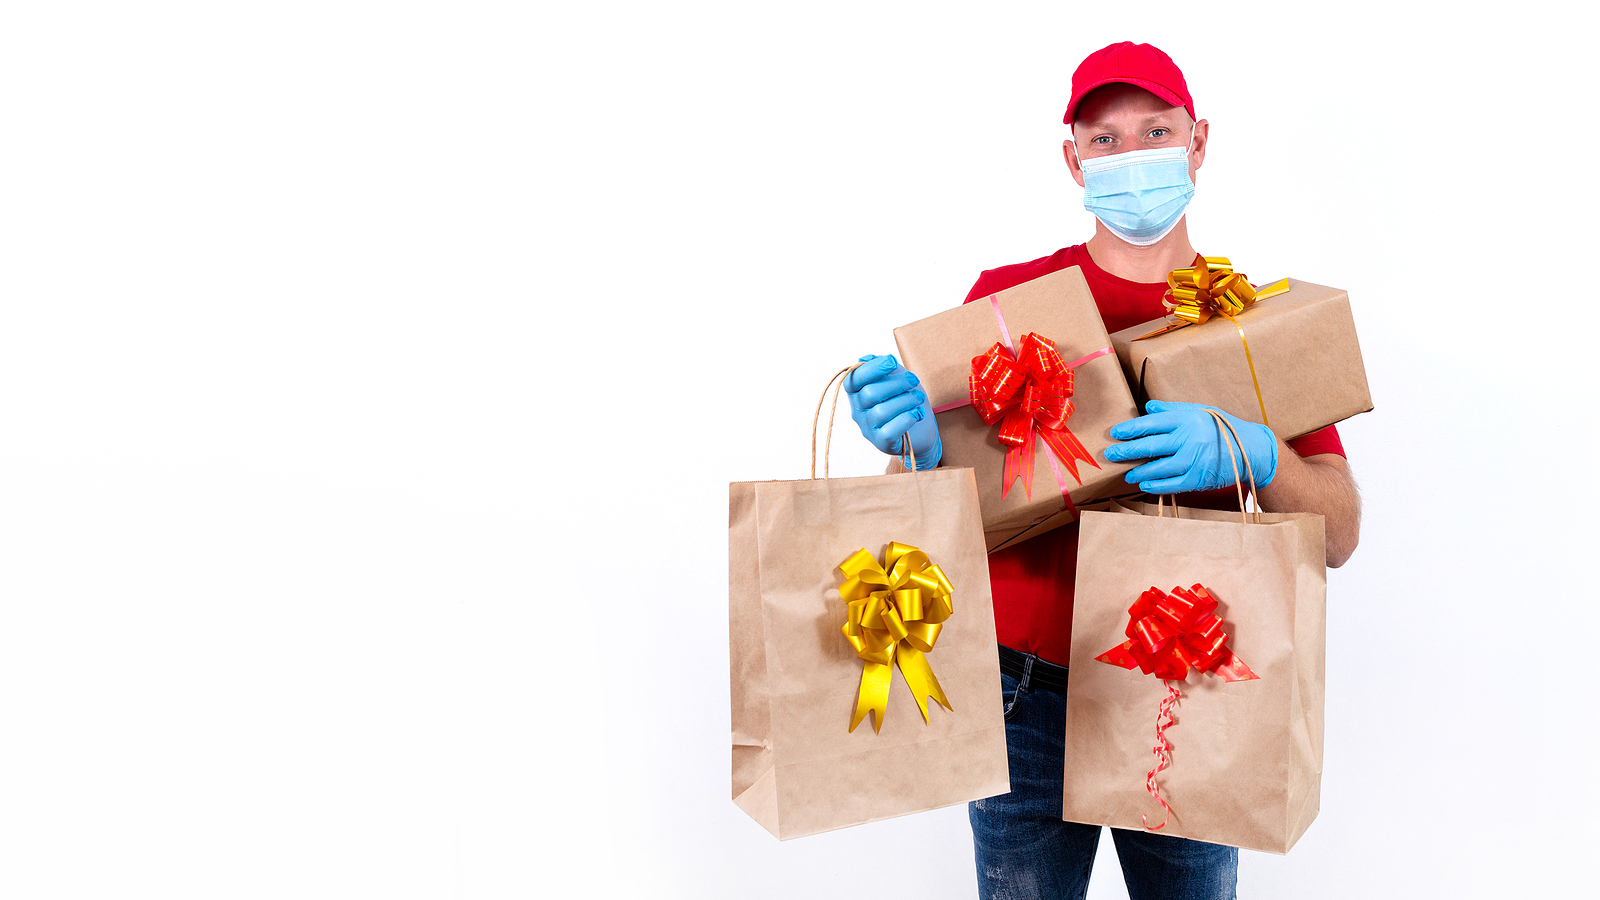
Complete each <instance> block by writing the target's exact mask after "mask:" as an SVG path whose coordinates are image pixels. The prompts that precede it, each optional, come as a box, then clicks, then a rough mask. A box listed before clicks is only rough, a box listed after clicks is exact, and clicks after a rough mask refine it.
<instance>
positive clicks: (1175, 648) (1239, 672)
mask: <svg viewBox="0 0 1600 900" xmlns="http://www.w3.org/2000/svg"><path fill="white" fill-rule="evenodd" d="M1216 609H1217V601H1216V598H1214V597H1212V596H1211V594H1210V593H1208V592H1207V591H1206V589H1205V587H1204V586H1203V585H1198V584H1197V585H1195V586H1194V587H1192V588H1189V589H1188V590H1184V589H1183V588H1181V587H1175V588H1173V589H1172V593H1170V594H1168V593H1164V592H1162V591H1160V590H1158V589H1156V588H1151V589H1150V590H1148V591H1145V592H1144V593H1143V594H1141V595H1140V596H1139V599H1138V600H1136V601H1134V604H1133V605H1132V606H1130V607H1128V629H1127V631H1125V632H1123V633H1124V634H1126V635H1127V636H1128V640H1127V641H1124V642H1123V643H1121V644H1120V645H1118V646H1116V647H1112V648H1111V649H1110V650H1107V651H1106V652H1104V653H1102V654H1100V655H1099V656H1096V657H1095V659H1097V660H1099V661H1100V662H1105V663H1111V664H1112V665H1114V666H1121V667H1123V668H1124V669H1132V668H1134V667H1135V666H1137V667H1138V668H1139V671H1141V672H1143V673H1145V674H1146V675H1154V676H1156V677H1157V678H1160V679H1163V680H1165V679H1172V680H1176V681H1181V680H1183V678H1184V677H1185V676H1186V675H1188V674H1189V667H1190V666H1194V667H1195V668H1196V669H1198V670H1200V671H1201V672H1211V673H1212V674H1215V675H1220V676H1222V680H1223V681H1250V680H1252V679H1256V678H1260V677H1261V676H1259V675H1257V674H1256V673H1254V672H1252V671H1250V667H1249V666H1247V665H1245V664H1244V660H1242V659H1240V658H1239V657H1237V656H1235V655H1234V653H1233V651H1232V650H1229V649H1228V633H1227V632H1226V631H1223V630H1222V618H1221V617H1220V616H1218V615H1217V614H1216Z"/></svg>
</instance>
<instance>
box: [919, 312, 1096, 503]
mask: <svg viewBox="0 0 1600 900" xmlns="http://www.w3.org/2000/svg"><path fill="white" fill-rule="evenodd" d="M989 305H990V307H991V308H993V309H994V319H995V323H996V324H997V325H999V327H1000V337H1001V342H1000V343H999V344H996V345H995V347H994V348H993V349H991V350H990V351H989V353H985V354H984V355H982V356H978V357H976V358H974V359H973V366H974V370H975V371H976V369H977V367H978V366H979V365H980V363H981V362H982V361H985V360H987V359H988V358H989V357H990V355H991V354H996V353H1002V352H1003V353H1005V354H1009V357H1010V359H1012V360H1016V359H1017V358H1018V353H1017V348H1016V345H1015V344H1014V343H1013V342H1012V340H1011V330H1010V329H1009V328H1007V327H1006V319H1005V315H1004V314H1003V313H1002V312H1001V311H1000V298H999V296H998V295H996V294H990V295H989ZM1028 340H1029V341H1030V342H1040V343H1042V344H1043V346H1044V347H1046V348H1048V350H1047V352H1048V355H1049V356H1050V357H1051V358H1052V360H1054V365H1060V366H1061V367H1062V368H1063V369H1064V370H1065V374H1066V376H1067V388H1066V391H1067V394H1068V395H1069V396H1070V394H1071V386H1070V384H1071V382H1070V379H1071V375H1072V370H1073V369H1076V368H1078V367H1079V366H1082V365H1084V364H1086V363H1089V362H1092V361H1093V360H1096V359H1099V358H1100V357H1102V356H1106V355H1108V354H1110V353H1113V352H1115V351H1114V350H1113V349H1112V348H1111V347H1101V348H1100V349H1099V350H1096V351H1094V352H1093V353H1090V354H1088V355H1087V356H1083V357H1080V358H1078V359H1075V360H1073V361H1072V362H1069V363H1061V362H1060V361H1059V360H1060V357H1059V356H1058V355H1057V354H1056V352H1055V347H1054V345H1053V344H1052V343H1050V342H1048V341H1044V340H1043V339H1042V338H1041V337H1040V336H1039V335H1037V334H1030V335H1028ZM1002 347H1003V348H1004V349H1003V351H1002V350H1001V348H1002ZM1033 349H1035V350H1038V349H1040V348H1037V347H1035V348H1033ZM1052 367H1053V366H1052ZM978 388H979V386H978V383H977V379H976V376H974V381H973V388H972V389H973V394H971V395H969V396H968V397H967V398H966V399H964V400H959V401H956V402H954V403H946V404H943V405H941V406H936V407H934V409H933V411H934V413H935V414H938V413H942V412H949V411H950V410H952V409H959V408H961V407H963V406H972V405H974V396H975V395H976V394H977V393H978ZM980 415H981V411H980ZM1065 415H1067V416H1070V415H1071V402H1070V401H1067V407H1066V411H1065ZM983 418H984V421H985V422H988V421H989V419H990V418H991V417H990V416H983ZM1064 418H1065V416H1063V419H1064ZM1032 433H1033V429H1032V427H1031V426H1030V428H1029V438H1030V439H1029V440H1027V442H1026V453H1027V454H1028V455H1027V459H1026V463H1025V465H1024V467H1023V468H1022V472H1023V473H1025V475H1026V477H1025V478H1024V485H1023V487H1024V489H1025V490H1026V491H1027V492H1028V494H1029V496H1032V494H1033V485H1032V481H1033V465H1032V462H1033V456H1032V454H1033V441H1032V440H1031V437H1032ZM1069 434H1070V433H1069ZM1070 445H1077V446H1078V447H1079V448H1080V449H1081V447H1082V445H1081V443H1079V442H1078V441H1077V439H1076V438H1072V440H1071V442H1070V444H1069V446H1070ZM1045 447H1046V450H1045V455H1044V458H1045V460H1046V461H1047V462H1049V463H1050V471H1051V473H1052V474H1054V475H1055V479H1056V486H1057V487H1058V488H1060V489H1061V499H1062V500H1064V501H1065V502H1066V505H1067V508H1068V509H1071V510H1073V512H1074V514H1076V511H1077V510H1076V507H1075V506H1073V503H1072V496H1071V488H1070V487H1068V486H1067V479H1066V478H1065V477H1064V476H1063V475H1062V474H1061V466H1060V464H1058V463H1057V456H1058V455H1059V454H1060V453H1063V452H1068V451H1067V449H1066V448H1063V449H1060V450H1058V449H1057V446H1056V444H1055V443H1053V442H1052V441H1050V440H1046V441H1045ZM1011 457H1012V453H1011V452H1009V451H1008V453H1007V468H1006V474H1005V476H1003V477H1004V480H1005V484H1006V488H1007V489H1009V488H1010V486H1011V485H1010V483H1011V481H1012V479H1013V478H1015V477H1016V475H1015V474H1014V473H1013V467H1012V465H1011V463H1012V459H1011ZM1083 458H1084V459H1086V460H1087V462H1088V463H1089V464H1090V465H1092V466H1094V467H1096V468H1099V465H1100V464H1099V463H1097V462H1095V461H1094V459H1093V458H1091V457H1089V454H1088V451H1086V450H1085V451H1084V452H1083ZM1062 461H1063V462H1065V463H1066V464H1067V465H1068V466H1069V467H1071V468H1072V475H1073V478H1074V480H1077V481H1078V482H1079V483H1080V484H1081V483H1082V479H1079V478H1078V472H1077V466H1076V464H1075V463H1074V462H1073V459H1072V455H1071V454H1070V453H1068V458H1067V459H1064V460H1062ZM1004 493H1005V491H1002V495H1004Z"/></svg>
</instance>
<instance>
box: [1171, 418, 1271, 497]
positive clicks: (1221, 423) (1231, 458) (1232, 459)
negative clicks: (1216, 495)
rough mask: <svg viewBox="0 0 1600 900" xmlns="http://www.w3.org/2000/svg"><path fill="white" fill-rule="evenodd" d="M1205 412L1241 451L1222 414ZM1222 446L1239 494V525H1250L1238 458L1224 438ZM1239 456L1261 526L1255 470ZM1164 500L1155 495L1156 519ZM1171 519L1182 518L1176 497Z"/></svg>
mask: <svg viewBox="0 0 1600 900" xmlns="http://www.w3.org/2000/svg"><path fill="white" fill-rule="evenodd" d="M1206 412H1208V413H1210V414H1211V418H1213V419H1216V420H1217V430H1218V431H1224V430H1226V431H1227V433H1228V434H1229V435H1231V436H1232V437H1233V441H1234V443H1238V444H1239V447H1240V449H1241V450H1243V448H1244V443H1243V442H1242V441H1240V440H1239V433H1238V432H1237V431H1234V430H1233V425H1231V424H1229V422H1228V420H1227V419H1225V418H1223V417H1222V414H1221V413H1219V412H1217V411H1216V410H1214V409H1208V410H1206ZM1222 444H1223V446H1225V447H1227V448H1228V462H1229V464H1230V465H1232V466H1233V486H1234V489H1235V490H1237V491H1238V492H1239V521H1240V523H1241V524H1245V525H1248V524H1250V522H1249V521H1248V520H1247V519H1246V518H1245V503H1244V482H1243V481H1241V480H1240V478H1239V457H1238V456H1236V455H1234V452H1233V443H1229V442H1228V440H1227V439H1226V438H1224V440H1223V441H1222ZM1240 455H1243V456H1244V470H1245V474H1246V475H1247V476H1249V478H1250V505H1251V506H1254V507H1255V513H1254V515H1255V522H1256V524H1257V525H1260V524H1261V501H1260V499H1259V498H1257V497H1256V473H1255V470H1254V469H1253V468H1251V466H1250V457H1249V456H1248V455H1245V454H1242V453H1241V454H1240ZM1166 500H1167V495H1165V494H1157V495H1156V516H1157V517H1158V518H1160V517H1162V516H1164V515H1165V509H1166ZM1172 517H1173V518H1175V519H1178V518H1182V516H1180V515H1179V514H1178V498H1177V497H1173V498H1172Z"/></svg>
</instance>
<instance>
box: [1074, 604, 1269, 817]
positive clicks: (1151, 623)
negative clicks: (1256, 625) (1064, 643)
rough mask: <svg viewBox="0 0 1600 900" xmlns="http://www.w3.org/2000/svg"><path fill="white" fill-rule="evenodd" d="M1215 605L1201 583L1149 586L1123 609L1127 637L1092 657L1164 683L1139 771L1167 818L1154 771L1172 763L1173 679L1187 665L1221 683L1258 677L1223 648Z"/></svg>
mask: <svg viewBox="0 0 1600 900" xmlns="http://www.w3.org/2000/svg"><path fill="white" fill-rule="evenodd" d="M1216 609H1217V601H1216V598H1214V597H1212V596H1211V593H1210V592H1209V591H1207V590H1206V589H1205V586H1204V585H1199V584H1196V585H1195V586H1193V587H1191V588H1189V589H1188V590H1184V589H1183V588H1181V587H1175V588H1173V589H1172V593H1170V594H1168V593H1165V592H1163V591H1161V590H1160V589H1158V588H1151V589H1150V590H1148V591H1145V592H1144V593H1143V594H1140V595H1139V599H1138V600H1136V601H1134V604H1133V605H1132V606H1130V607H1128V627H1127V630H1126V631H1124V632H1123V633H1124V634H1126V635H1127V636H1128V640H1126V641H1124V642H1123V643H1121V644H1118V645H1117V646H1115V647H1112V648H1111V649H1110V650H1107V651H1106V652H1104V653H1102V654H1100V655H1099V656H1096V657H1095V659H1096V660H1098V661H1100V662H1103V663H1110V664H1111V665H1113V666H1121V667H1122V668H1124V669H1132V668H1138V669H1139V671H1141V672H1143V673H1145V674H1146V675H1154V676H1156V677H1157V678H1160V679H1161V680H1162V682H1163V683H1164V684H1166V686H1167V696H1166V699H1164V700H1162V701H1161V709H1160V710H1159V711H1158V712H1157V713H1156V745H1155V749H1154V751H1153V752H1154V753H1155V757H1156V765H1155V768H1153V769H1151V770H1150V771H1149V772H1148V773H1147V774H1146V775H1145V779H1144V786H1145V790H1147V791H1149V792H1150V796H1152V797H1154V798H1156V802H1157V803H1160V804H1161V808H1162V809H1164V810H1166V811H1167V814H1168V817H1169V818H1170V816H1171V813H1172V807H1170V806H1168V805H1167V801H1166V800H1165V799H1164V798H1162V796H1161V789H1160V787H1159V786H1158V785H1157V784H1156V775H1157V774H1159V773H1160V772H1161V770H1162V769H1165V768H1166V767H1167V766H1169V765H1171V764H1172V745H1171V744H1169V743H1167V735H1166V729H1167V726H1168V725H1171V724H1172V710H1173V707H1175V706H1177V703H1178V697H1179V692H1178V686H1177V685H1176V684H1173V682H1174V681H1182V680H1183V679H1184V678H1185V677H1186V676H1187V675H1188V674H1189V667H1190V666H1193V667H1194V668H1195V669H1197V670H1199V671H1201V672H1210V673H1211V674H1213V675H1220V676H1221V677H1222V680H1224V681H1252V680H1256V679H1259V678H1260V677H1261V676H1259V675H1257V674H1256V673H1254V672H1252V671H1250V667H1249V666H1247V665H1245V664H1244V660H1242V659H1240V658H1239V657H1238V656H1237V655H1235V654H1234V652H1233V651H1232V650H1230V649H1228V633H1227V632H1226V631H1223V630H1222V617H1221V616H1218V615H1217V614H1216ZM1140 820H1141V821H1143V822H1144V826H1145V827H1146V828H1149V829H1150V830H1151V831H1156V830H1159V829H1160V828H1161V827H1162V826H1163V825H1166V824H1167V819H1166V818H1163V819H1162V820H1161V825H1156V826H1154V827H1151V825H1150V820H1149V819H1148V818H1145V817H1143V816H1141V817H1140Z"/></svg>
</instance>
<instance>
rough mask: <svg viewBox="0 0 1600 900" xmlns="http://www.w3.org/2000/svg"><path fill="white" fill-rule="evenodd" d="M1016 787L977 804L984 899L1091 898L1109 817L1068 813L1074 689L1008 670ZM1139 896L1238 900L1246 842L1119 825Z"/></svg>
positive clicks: (1126, 878)
mask: <svg viewBox="0 0 1600 900" xmlns="http://www.w3.org/2000/svg"><path fill="white" fill-rule="evenodd" d="M1000 681H1001V693H1002V698H1001V699H1002V701H1003V702H1004V703H1005V709H1006V757H1007V759H1008V760H1009V762H1010V766H1011V793H1009V794H1002V795H1000V796H998V797H989V798H987V799H984V800H977V801H974V802H973V803H970V804H968V806H967V813H968V816H969V817H970V818H971V820H972V844H973V850H974V855H975V856H976V857H977V863H978V896H979V897H980V898H983V900H1034V898H1038V900H1045V898H1048V900H1057V898H1061V900H1082V898H1083V896H1084V893H1085V892H1086V891H1087V890H1088V889H1089V870H1090V868H1091V867H1092V866H1093V865H1094V851H1095V847H1096V845H1098V844H1099V842H1100V826H1098V825H1083V824H1079V823H1077V822H1063V821H1061V778H1062V770H1063V759H1062V757H1063V755H1064V750H1063V743H1064V741H1065V736H1066V715H1067V698H1066V696H1065V695H1063V694H1058V693H1056V692H1055V691H1051V690H1045V689H1042V688H1038V687H1033V686H1030V685H1028V684H1027V683H1026V682H1025V681H1019V680H1018V679H1016V678H1013V677H1012V676H1010V675H1007V674H1005V673H1001V675H1000ZM1111 836H1112V838H1113V839H1114V840H1115V841H1116V842H1117V859H1118V861H1119V862H1121V863H1122V879H1123V882H1124V883H1125V884H1127V886H1128V897H1129V898H1130V900H1234V898H1235V896H1236V894H1235V888H1236V886H1237V882H1238V872H1239V851H1238V849H1236V848H1234V847H1224V846H1222V845H1220V844H1206V843H1202V842H1200V841H1191V840H1188V839H1186V838H1179V837H1171V836H1169V835H1164V834H1153V833H1150V832H1146V831H1127V830H1124V829H1121V828H1113V829H1111Z"/></svg>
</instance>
